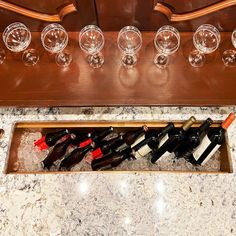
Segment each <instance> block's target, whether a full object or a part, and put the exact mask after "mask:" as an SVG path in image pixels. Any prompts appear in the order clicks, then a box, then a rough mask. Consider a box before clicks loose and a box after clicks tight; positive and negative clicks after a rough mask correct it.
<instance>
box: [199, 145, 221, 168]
mask: <svg viewBox="0 0 236 236" xmlns="http://www.w3.org/2000/svg"><path fill="white" fill-rule="evenodd" d="M219 148H220V145H219V144H217V145H216V146H215V147H214V148H213V149H212V151H211V152H210V153H209V155H208V156H207V157H206V158H205V160H204V161H203V162H202V163H201V165H204V164H205V163H207V162H208V160H209V159H210V158H211V157H212V156H213V155H214V154H215V152H216V151H217V150H218V149H219Z"/></svg>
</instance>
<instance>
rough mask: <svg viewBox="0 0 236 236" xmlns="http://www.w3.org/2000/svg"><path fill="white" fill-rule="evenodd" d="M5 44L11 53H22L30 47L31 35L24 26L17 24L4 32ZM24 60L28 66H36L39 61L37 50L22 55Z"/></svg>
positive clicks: (8, 27)
mask: <svg viewBox="0 0 236 236" xmlns="http://www.w3.org/2000/svg"><path fill="white" fill-rule="evenodd" d="M3 42H4V44H5V46H6V47H7V48H8V49H9V50H10V51H12V52H16V53H17V52H22V51H24V50H25V49H26V48H27V47H28V46H29V45H30V42H31V33H30V31H29V29H28V28H27V27H26V26H25V25H24V24H22V23H20V22H15V23H12V24H10V25H9V26H7V28H6V29H5V30H4V32H3ZM22 60H23V63H24V64H25V65H27V66H32V65H35V64H36V63H37V62H38V60H39V56H38V53H37V51H36V50H35V49H28V50H25V51H24V53H23V54H22Z"/></svg>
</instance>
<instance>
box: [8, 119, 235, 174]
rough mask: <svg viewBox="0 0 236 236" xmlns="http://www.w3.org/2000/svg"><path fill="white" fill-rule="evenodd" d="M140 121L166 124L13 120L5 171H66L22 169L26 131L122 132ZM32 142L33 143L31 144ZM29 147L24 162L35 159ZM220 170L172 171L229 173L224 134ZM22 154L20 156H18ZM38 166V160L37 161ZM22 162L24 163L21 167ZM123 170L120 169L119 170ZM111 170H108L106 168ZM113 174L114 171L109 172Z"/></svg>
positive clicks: (21, 172) (138, 169)
mask: <svg viewBox="0 0 236 236" xmlns="http://www.w3.org/2000/svg"><path fill="white" fill-rule="evenodd" d="M200 123H201V122H196V123H195V124H194V126H193V128H194V127H198V126H199V125H200ZM143 124H146V125H147V126H148V127H150V128H156V129H160V128H161V127H164V126H166V124H167V122H163V121H55V122H54V121H50V122H17V123H15V125H14V127H13V130H12V136H11V144H10V148H9V152H8V161H7V164H6V168H5V172H6V174H35V173H37V174H46V173H68V172H59V171H43V170H39V169H37V168H36V169H34V168H33V167H30V168H29V169H27V168H25V167H24V166H26V164H27V163H26V164H24V165H23V164H19V163H21V162H22V160H21V159H20V156H22V154H21V151H22V149H24V148H25V146H24V142H26V143H27V142H29V141H24V142H23V144H22V140H23V139H24V138H25V136H26V135H25V134H26V133H27V132H28V133H33V134H34V133H35V132H38V134H39V135H41V133H47V132H49V131H53V130H58V129H60V128H76V129H78V130H81V131H88V132H91V131H92V132H93V131H94V130H97V129H101V128H104V127H109V126H113V127H114V131H117V132H125V131H127V130H130V129H135V128H137V127H141V126H142V125H143ZM174 124H175V126H176V127H180V126H181V125H182V124H183V122H180V121H175V122H174ZM219 125H220V123H219V122H216V123H214V124H213V125H212V127H218V126H219ZM31 143H32V145H31ZM28 146H29V147H30V148H31V149H30V150H26V152H27V153H31V154H32V155H30V156H29V158H33V159H31V160H30V159H26V161H25V162H30V161H32V160H33V161H34V162H37V160H35V158H37V157H36V152H39V151H37V150H36V148H35V147H34V140H31V141H30V143H29V144H28ZM219 152H220V154H219V160H218V161H219V163H218V164H219V165H218V166H219V169H218V170H217V171H216V170H212V169H211V166H210V168H208V169H204V168H203V169H196V168H193V169H192V170H189V169H187V170H186V169H185V168H183V169H177V171H176V168H175V167H174V168H173V170H175V171H176V172H177V173H179V172H193V173H217V174H218V173H232V172H233V169H232V163H231V154H230V150H229V146H228V138H227V134H226V142H225V144H224V145H222V146H221V147H220V150H219ZM19 154H21V155H19ZM36 164H37V165H38V164H39V163H36ZM21 165H23V166H21ZM86 171H87V170H86ZM121 171H122V170H121ZM128 171H143V169H140V168H137V169H132V170H128ZM145 171H150V170H149V169H147V168H145ZM161 171H162V172H166V171H167V172H169V173H170V172H172V169H168V170H167V169H165V168H161ZM74 172H80V171H74ZM105 172H110V171H105ZM111 172H113V173H115V172H116V171H111Z"/></svg>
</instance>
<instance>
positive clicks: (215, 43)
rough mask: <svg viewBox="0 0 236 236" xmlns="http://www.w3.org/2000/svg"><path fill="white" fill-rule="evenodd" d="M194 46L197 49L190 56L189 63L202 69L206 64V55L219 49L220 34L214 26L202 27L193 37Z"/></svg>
mask: <svg viewBox="0 0 236 236" xmlns="http://www.w3.org/2000/svg"><path fill="white" fill-rule="evenodd" d="M193 44H194V47H195V48H196V49H195V50H193V51H192V52H191V53H190V54H189V57H188V60H189V63H190V64H191V65H192V66H193V67H201V66H203V65H204V63H205V54H210V53H212V52H214V51H215V50H216V49H217V48H218V47H219V44H220V32H219V30H218V29H217V28H216V27H215V26H213V25H209V24H204V25H201V26H200V27H198V29H197V30H196V32H195V33H194V35H193Z"/></svg>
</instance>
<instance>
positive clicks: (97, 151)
mask: <svg viewBox="0 0 236 236" xmlns="http://www.w3.org/2000/svg"><path fill="white" fill-rule="evenodd" d="M102 156H103V153H102V150H101V148H96V149H95V150H94V151H92V157H93V159H98V158H99V157H102Z"/></svg>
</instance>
